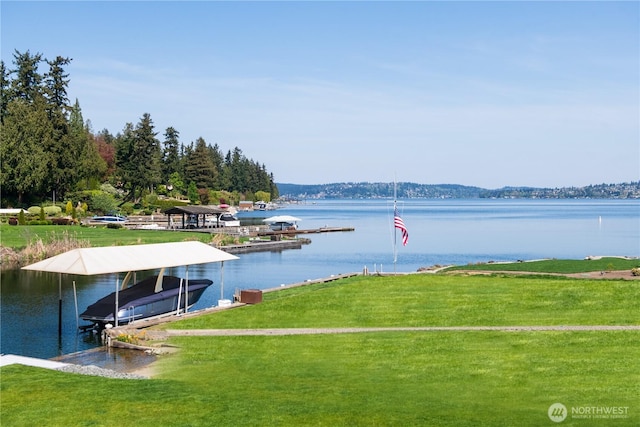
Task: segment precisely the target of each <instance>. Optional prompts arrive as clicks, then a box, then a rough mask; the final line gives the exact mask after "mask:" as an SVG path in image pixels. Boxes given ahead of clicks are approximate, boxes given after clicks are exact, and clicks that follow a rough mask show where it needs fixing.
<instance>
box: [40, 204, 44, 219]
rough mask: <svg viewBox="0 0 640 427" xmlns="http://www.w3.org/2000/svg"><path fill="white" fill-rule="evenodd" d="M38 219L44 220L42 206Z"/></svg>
mask: <svg viewBox="0 0 640 427" xmlns="http://www.w3.org/2000/svg"><path fill="white" fill-rule="evenodd" d="M39 218H40V221H44V220H45V215H44V208H42V207H41V208H40V216H39Z"/></svg>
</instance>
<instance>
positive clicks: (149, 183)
mask: <svg viewBox="0 0 640 427" xmlns="http://www.w3.org/2000/svg"><path fill="white" fill-rule="evenodd" d="M155 135H156V134H155V133H154V131H153V122H152V121H151V116H150V115H149V114H148V113H145V114H144V115H143V116H142V118H141V119H140V122H139V123H138V125H137V126H136V128H135V129H134V128H133V125H132V124H130V123H129V124H127V126H126V128H125V130H124V134H123V135H122V136H121V137H120V138H119V139H118V143H117V145H116V168H117V169H116V170H117V175H118V178H119V179H120V180H121V184H122V186H123V187H124V188H125V189H127V190H128V191H129V194H128V195H127V197H126V198H125V201H126V200H134V201H135V202H138V201H139V200H140V198H141V197H142V194H143V191H144V190H145V189H150V190H153V188H154V186H155V185H156V184H158V183H159V182H160V178H161V171H160V155H161V153H160V142H159V141H158V140H157V139H156V138H155Z"/></svg>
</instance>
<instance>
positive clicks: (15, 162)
mask: <svg viewBox="0 0 640 427" xmlns="http://www.w3.org/2000/svg"><path fill="white" fill-rule="evenodd" d="M51 134H52V129H51V122H50V121H49V120H48V117H47V113H46V111H45V109H44V106H43V105H42V103H40V108H39V107H38V106H37V105H34V104H29V103H28V102H27V101H26V100H24V99H16V100H13V101H11V102H10V103H9V104H8V106H7V112H6V116H5V120H4V123H3V124H2V126H1V127H0V164H1V165H2V168H1V169H0V186H1V187H2V192H3V198H6V197H7V196H11V195H13V196H16V197H17V202H18V204H19V205H21V204H22V202H23V201H25V202H26V201H27V200H25V195H26V196H36V195H40V196H42V195H43V194H44V192H45V191H46V188H45V183H46V181H47V178H48V176H49V172H50V161H51V158H50V155H49V153H46V152H45V150H44V147H45V146H47V145H51V144H50V142H49V141H50V139H51Z"/></svg>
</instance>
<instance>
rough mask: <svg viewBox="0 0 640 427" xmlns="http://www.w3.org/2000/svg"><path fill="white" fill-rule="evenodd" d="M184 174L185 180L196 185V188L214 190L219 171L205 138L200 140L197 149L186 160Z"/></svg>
mask: <svg viewBox="0 0 640 427" xmlns="http://www.w3.org/2000/svg"><path fill="white" fill-rule="evenodd" d="M184 174H185V180H186V181H188V182H193V183H195V185H196V188H213V185H214V183H215V180H216V175H217V171H216V169H215V165H214V164H213V160H212V159H211V156H210V153H209V148H208V147H207V143H206V142H205V140H204V139H203V138H198V140H197V141H196V145H195V148H194V149H193V151H191V152H190V153H189V155H188V156H187V158H186V159H185V166H184Z"/></svg>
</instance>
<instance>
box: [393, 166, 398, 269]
mask: <svg viewBox="0 0 640 427" xmlns="http://www.w3.org/2000/svg"><path fill="white" fill-rule="evenodd" d="M397 202H398V193H397V185H396V177H395V175H394V176H393V214H394V222H395V212H396V209H397ZM397 236H398V229H397V228H396V227H395V224H394V227H393V272H394V273H395V272H396V262H397V261H398V238H397Z"/></svg>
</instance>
